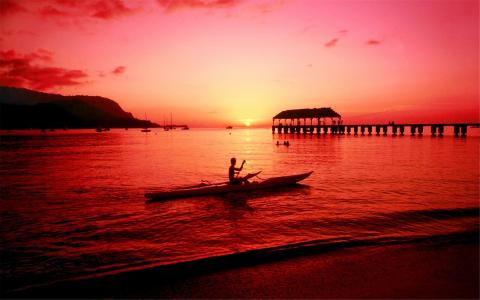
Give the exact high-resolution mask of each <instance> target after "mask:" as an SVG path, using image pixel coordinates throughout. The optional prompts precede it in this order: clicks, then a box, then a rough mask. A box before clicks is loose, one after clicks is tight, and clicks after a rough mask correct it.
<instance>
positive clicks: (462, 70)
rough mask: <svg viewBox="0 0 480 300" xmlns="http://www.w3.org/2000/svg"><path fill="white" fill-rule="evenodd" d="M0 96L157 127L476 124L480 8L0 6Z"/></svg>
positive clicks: (309, 3)
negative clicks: (75, 102)
mask: <svg viewBox="0 0 480 300" xmlns="http://www.w3.org/2000/svg"><path fill="white" fill-rule="evenodd" d="M0 19H1V21H0V51H1V52H0V59H1V61H0V84H1V85H9V86H18V87H26V88H31V89H35V90H39V91H45V92H54V93H61V94H65V95H73V94H84V95H100V96H104V97H108V98H111V99H113V100H115V101H117V102H118V103H119V104H120V105H121V106H122V108H123V109H124V110H126V111H129V112H132V113H133V114H134V115H135V116H137V117H140V118H143V116H144V113H145V112H146V113H147V116H148V118H149V119H151V120H152V121H155V122H157V123H163V120H164V116H168V117H169V116H170V113H172V114H173V117H174V122H175V123H187V124H189V125H190V126H225V125H238V124H245V123H247V122H251V124H252V125H257V126H258V125H269V124H270V123H271V118H272V116H273V115H275V114H276V113H278V112H279V111H281V110H284V109H293V108H309V107H310V108H312V107H324V106H327V107H332V108H333V109H334V110H336V111H337V112H339V113H340V114H342V115H343V118H344V120H345V122H346V123H349V122H361V121H381V122H388V121H390V120H395V121H397V122H401V121H425V122H430V121H451V122H454V121H478V120H479V119H480V117H479V82H478V81H479V29H478V28H479V2H478V1H476V0H473V1H462V0H452V1H442V0H434V1H423V0H417V1H386V0H385V1H353V0H351V1H323V0H318V1H317V0H284V1H281V0H279V1H273V0H259V1H254V0H143V1H140V0H138V1H133V0H132V1H122V0H85V1H75V0H45V1H23V0H0Z"/></svg>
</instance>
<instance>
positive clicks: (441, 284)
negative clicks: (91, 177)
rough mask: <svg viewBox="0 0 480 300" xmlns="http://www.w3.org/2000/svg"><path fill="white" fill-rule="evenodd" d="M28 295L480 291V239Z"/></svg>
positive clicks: (106, 281) (123, 277) (140, 275)
mask: <svg viewBox="0 0 480 300" xmlns="http://www.w3.org/2000/svg"><path fill="white" fill-rule="evenodd" d="M4 296H7V297H28V298H38V297H43V298H55V297H57V298H105V297H108V298H475V299H478V298H479V244H478V242H461V243H456V244H428V243H421V244H413V245H412V244H409V245H391V246H384V247H375V246H370V247H354V248H346V249H342V250H336V251H329V252H324V253H320V254H308V255H303V256H297V257H291V258H283V259H281V260H275V261H270V262H267V263H260V262H252V263H250V264H248V265H247V266H237V267H235V268H228V269H224V270H218V269H216V270H214V269H212V268H205V269H202V268H196V269H195V270H194V271H188V269H185V270H183V271H181V272H178V271H172V272H165V271H162V272H158V270H157V271H156V270H155V269H151V270H142V271H135V272H130V273H124V274H118V275H114V276H108V277H103V278H97V279H90V280H83V281H78V282H74V283H58V284H56V285H53V286H49V287H43V288H40V289H38V288H37V289H31V290H26V291H23V292H20V293H16V294H8V295H4Z"/></svg>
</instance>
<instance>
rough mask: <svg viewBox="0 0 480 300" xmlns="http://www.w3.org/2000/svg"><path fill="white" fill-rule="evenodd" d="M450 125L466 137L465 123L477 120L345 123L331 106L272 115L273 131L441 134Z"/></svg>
mask: <svg viewBox="0 0 480 300" xmlns="http://www.w3.org/2000/svg"><path fill="white" fill-rule="evenodd" d="M449 127H450V128H453V134H454V136H456V137H459V136H462V137H465V136H466V135H467V129H468V127H475V128H478V127H480V123H401V124H397V123H394V122H390V123H388V124H344V123H343V120H342V118H341V116H340V114H338V113H337V112H335V111H334V110H332V109H331V108H314V109H295V110H286V111H282V112H281V113H279V114H277V115H276V116H275V117H273V123H272V133H276V132H277V133H297V134H307V133H309V134H340V135H345V134H347V135H377V136H379V135H384V136H385V135H388V134H391V135H392V136H397V135H399V136H404V135H412V136H414V135H419V136H422V135H423V134H427V133H429V134H430V135H432V136H443V134H444V132H445V131H446V128H449Z"/></svg>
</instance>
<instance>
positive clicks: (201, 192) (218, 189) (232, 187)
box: [145, 171, 313, 202]
mask: <svg viewBox="0 0 480 300" xmlns="http://www.w3.org/2000/svg"><path fill="white" fill-rule="evenodd" d="M312 173H313V171H312V172H307V173H302V174H296V175H289V176H279V177H272V178H268V179H265V180H263V181H260V182H252V183H247V184H228V183H221V184H212V185H203V186H198V187H194V188H180V189H173V190H168V191H159V192H151V193H146V194H145V198H147V200H146V202H153V201H159V200H165V199H172V198H189V197H197V196H205V195H219V194H226V193H238V192H248V191H254V190H263V189H269V188H273V187H279V186H285V185H292V184H296V183H297V182H299V181H302V180H304V179H305V178H307V177H308V176H310V175H311V174H312ZM254 174H258V173H254ZM249 175H250V174H249ZM252 175H253V174H252ZM247 176H248V175H247Z"/></svg>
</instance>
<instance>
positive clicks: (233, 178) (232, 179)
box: [228, 157, 248, 184]
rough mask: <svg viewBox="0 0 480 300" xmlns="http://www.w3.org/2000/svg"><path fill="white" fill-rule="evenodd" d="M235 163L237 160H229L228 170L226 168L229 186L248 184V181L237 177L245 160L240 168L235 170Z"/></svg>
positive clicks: (233, 158)
mask: <svg viewBox="0 0 480 300" xmlns="http://www.w3.org/2000/svg"><path fill="white" fill-rule="evenodd" d="M236 163H237V159H236V158H235V157H232V158H231V159H230V168H228V180H229V182H230V184H242V182H244V183H248V181H247V180H246V179H245V178H242V177H240V176H239V174H240V172H241V171H242V169H243V165H244V164H245V160H244V161H243V162H242V165H241V166H240V168H235V164H236ZM235 175H237V176H235Z"/></svg>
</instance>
